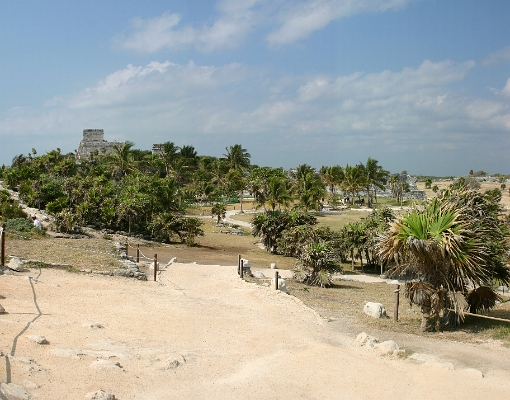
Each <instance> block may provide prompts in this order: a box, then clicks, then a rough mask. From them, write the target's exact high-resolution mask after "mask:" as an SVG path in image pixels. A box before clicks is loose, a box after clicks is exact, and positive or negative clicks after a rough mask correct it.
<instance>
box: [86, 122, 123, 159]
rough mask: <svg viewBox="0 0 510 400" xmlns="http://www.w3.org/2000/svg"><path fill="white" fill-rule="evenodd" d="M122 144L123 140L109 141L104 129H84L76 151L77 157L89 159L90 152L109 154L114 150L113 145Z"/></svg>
mask: <svg viewBox="0 0 510 400" xmlns="http://www.w3.org/2000/svg"><path fill="white" fill-rule="evenodd" d="M115 145H118V146H122V145H123V143H122V142H107V141H106V140H104V130H103V129H84V130H83V139H82V141H81V142H80V146H79V147H78V150H77V152H76V159H77V160H81V159H88V158H89V156H90V153H95V152H96V151H97V154H107V153H110V152H111V151H113V146H115Z"/></svg>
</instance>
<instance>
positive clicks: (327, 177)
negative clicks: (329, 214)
mask: <svg viewBox="0 0 510 400" xmlns="http://www.w3.org/2000/svg"><path fill="white" fill-rule="evenodd" d="M319 174H320V177H321V179H322V182H323V183H324V185H325V186H326V187H327V188H328V189H329V193H330V198H331V200H332V199H333V198H334V197H335V188H336V187H337V186H339V185H340V184H341V183H342V181H343V179H344V170H343V168H342V167H341V166H340V165H333V166H332V167H327V166H323V167H322V168H321V169H320V171H319ZM330 203H331V201H330Z"/></svg>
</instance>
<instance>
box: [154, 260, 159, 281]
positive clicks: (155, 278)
mask: <svg viewBox="0 0 510 400" xmlns="http://www.w3.org/2000/svg"><path fill="white" fill-rule="evenodd" d="M157 274H158V255H157V254H154V282H156V280H157Z"/></svg>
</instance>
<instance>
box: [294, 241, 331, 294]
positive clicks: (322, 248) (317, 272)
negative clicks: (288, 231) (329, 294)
mask: <svg viewBox="0 0 510 400" xmlns="http://www.w3.org/2000/svg"><path fill="white" fill-rule="evenodd" d="M338 260H339V256H338V254H337V252H336V251H335V250H334V249H333V247H332V246H331V245H330V244H329V243H327V242H322V241H320V242H315V243H311V244H309V245H307V246H305V248H304V249H303V251H302V252H301V253H300V255H299V261H300V264H299V265H298V266H297V267H296V268H295V269H294V279H296V280H297V281H299V282H304V283H306V284H308V285H314V286H320V287H329V286H331V285H332V284H333V278H332V273H333V272H334V271H335V270H336V269H337V262H338Z"/></svg>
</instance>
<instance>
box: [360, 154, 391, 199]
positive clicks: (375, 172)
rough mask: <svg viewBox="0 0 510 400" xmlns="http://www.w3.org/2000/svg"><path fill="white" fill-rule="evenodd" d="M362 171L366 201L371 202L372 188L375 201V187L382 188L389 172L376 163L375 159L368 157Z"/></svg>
mask: <svg viewBox="0 0 510 400" xmlns="http://www.w3.org/2000/svg"><path fill="white" fill-rule="evenodd" d="M364 173H365V185H366V191H367V197H368V199H367V201H368V202H371V198H372V197H371V190H373V192H374V198H375V200H376V201H377V189H381V190H384V185H386V182H387V179H388V176H389V172H388V171H385V170H384V169H383V168H382V167H381V166H380V165H378V161H377V160H375V159H373V158H371V157H368V160H367V163H366V164H365V165H364Z"/></svg>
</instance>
